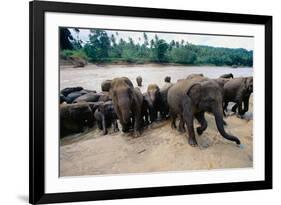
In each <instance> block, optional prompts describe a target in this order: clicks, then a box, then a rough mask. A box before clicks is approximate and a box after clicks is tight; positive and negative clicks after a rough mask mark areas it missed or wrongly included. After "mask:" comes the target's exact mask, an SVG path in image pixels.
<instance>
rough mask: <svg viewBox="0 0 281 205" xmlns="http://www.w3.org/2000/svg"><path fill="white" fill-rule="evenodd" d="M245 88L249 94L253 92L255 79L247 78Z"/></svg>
mask: <svg viewBox="0 0 281 205" xmlns="http://www.w3.org/2000/svg"><path fill="white" fill-rule="evenodd" d="M245 87H246V90H247V92H248V93H249V94H251V93H252V92H253V77H247V78H245Z"/></svg>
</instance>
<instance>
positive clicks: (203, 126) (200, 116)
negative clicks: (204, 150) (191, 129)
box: [195, 112, 208, 135]
mask: <svg viewBox="0 0 281 205" xmlns="http://www.w3.org/2000/svg"><path fill="white" fill-rule="evenodd" d="M195 118H196V119H197V120H198V122H199V123H200V125H201V126H200V127H197V128H196V131H197V133H198V135H201V134H202V133H203V132H204V131H205V130H206V129H207V127H208V123H207V121H206V119H205V115H204V112H200V113H197V114H195Z"/></svg>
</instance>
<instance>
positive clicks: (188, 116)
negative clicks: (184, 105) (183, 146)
mask: <svg viewBox="0 0 281 205" xmlns="http://www.w3.org/2000/svg"><path fill="white" fill-rule="evenodd" d="M183 119H184V121H185V123H186V126H187V130H188V135H189V137H188V143H189V144H190V145H191V146H193V147H194V146H197V141H196V139H195V133H194V127H193V113H192V111H191V110H190V109H184V111H183Z"/></svg>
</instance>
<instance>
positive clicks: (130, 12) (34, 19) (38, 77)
mask: <svg viewBox="0 0 281 205" xmlns="http://www.w3.org/2000/svg"><path fill="white" fill-rule="evenodd" d="M29 12H30V22H29V25H30V28H29V38H30V39H29V42H30V51H29V52H30V58H29V61H30V73H29V77H30V85H29V89H30V90H29V91H30V98H29V99H30V107H29V112H30V113H29V122H30V128H29V132H30V142H29V155H30V156H29V202H30V203H32V204H43V203H57V202H75V201H91V200H106V199H123V198H138V197H155V196H168V195H170V196H171V195H184V194H199V193H200V194H201V193H214V192H231V191H245V190H260V189H271V188H272V16H262V15H248V14H230V13H215V12H201V11H200V12H199V11H184V10H169V9H155V8H153V9H152V8H137V7H124V6H104V5H93V4H77V3H62V2H45V1H44V2H43V1H33V2H30V4H29ZM45 12H61V13H81V14H97V15H112V16H131V17H150V18H162V19H182V20H198V21H208V22H216V21H217V22H228V23H247V24H259V25H264V26H265V65H264V67H265V78H264V80H265V133H264V137H265V162H264V163H265V180H264V181H249V182H236V183H218V184H198V185H184V186H168V187H154V188H135V189H119V190H107V191H85V192H71V193H46V192H45V188H44V187H45V162H44V157H45V156H44V155H45V146H44V129H45V127H44V123H45V120H44V119H45V110H44V109H45V91H44V90H45V77H44V73H45V70H44V61H45V59H44V55H45V54H44V32H45V30H44V29H45V28H44V25H45V24H44V20H45V17H44V14H45Z"/></svg>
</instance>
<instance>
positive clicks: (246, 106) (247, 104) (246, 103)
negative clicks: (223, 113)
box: [243, 96, 250, 113]
mask: <svg viewBox="0 0 281 205" xmlns="http://www.w3.org/2000/svg"><path fill="white" fill-rule="evenodd" d="M249 98H250V96H247V97H245V98H244V101H243V103H244V110H243V112H244V113H246V112H248V110H249Z"/></svg>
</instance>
